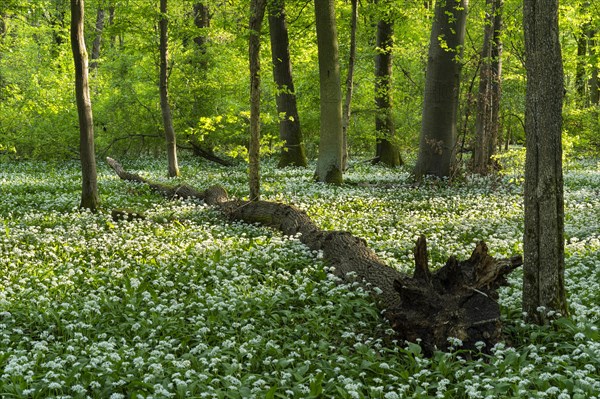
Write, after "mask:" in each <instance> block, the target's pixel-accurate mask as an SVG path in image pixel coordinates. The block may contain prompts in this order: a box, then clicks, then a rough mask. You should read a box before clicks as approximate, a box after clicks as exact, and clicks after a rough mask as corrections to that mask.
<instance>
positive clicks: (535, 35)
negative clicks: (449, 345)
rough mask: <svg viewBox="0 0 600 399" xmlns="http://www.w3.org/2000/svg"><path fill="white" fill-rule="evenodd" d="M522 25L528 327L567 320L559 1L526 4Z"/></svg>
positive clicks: (529, 0) (525, 304)
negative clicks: (551, 316)
mask: <svg viewBox="0 0 600 399" xmlns="http://www.w3.org/2000/svg"><path fill="white" fill-rule="evenodd" d="M523 24H524V30H525V55H526V57H525V67H526V70H527V93H526V103H525V146H526V161H525V188H524V194H525V201H524V202H525V233H524V237H523V251H524V256H525V267H524V270H523V311H524V312H526V314H527V316H526V318H527V319H528V320H529V321H533V322H537V323H544V322H546V314H547V313H546V312H547V311H549V310H553V311H556V312H559V313H561V314H562V315H567V303H566V296H565V288H564V273H565V261H564V256H565V252H564V199H563V173H562V142H561V133H562V106H563V95H564V94H563V93H564V78H563V65H562V57H561V49H560V41H559V32H558V0H525V2H524V6H523Z"/></svg>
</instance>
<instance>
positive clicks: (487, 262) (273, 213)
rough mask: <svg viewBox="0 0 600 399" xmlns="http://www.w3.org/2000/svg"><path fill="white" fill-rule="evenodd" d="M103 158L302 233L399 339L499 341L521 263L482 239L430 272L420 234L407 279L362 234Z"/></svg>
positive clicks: (428, 345) (176, 192)
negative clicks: (505, 297) (509, 283)
mask: <svg viewBox="0 0 600 399" xmlns="http://www.w3.org/2000/svg"><path fill="white" fill-rule="evenodd" d="M107 162H108V164H109V165H110V166H111V167H112V168H113V170H114V171H115V172H116V173H117V175H118V176H119V177H120V178H121V179H124V180H129V181H134V182H140V183H145V184H147V185H149V186H150V187H151V188H152V189H153V190H155V191H157V192H158V193H161V194H162V195H165V196H167V197H175V196H179V197H184V198H196V199H200V200H202V201H204V202H205V203H206V204H208V205H214V206H216V207H218V208H219V209H220V210H221V212H222V213H223V214H224V215H225V216H226V217H228V218H229V219H231V220H241V221H245V222H248V223H260V224H262V225H265V226H269V227H272V228H275V229H278V230H280V231H281V232H282V233H283V234H284V235H299V239H300V241H301V242H302V243H304V244H305V245H306V246H308V247H309V248H310V249H312V250H321V251H323V256H324V258H325V260H326V261H327V262H328V263H329V265H330V266H332V267H333V268H335V274H336V275H337V276H338V277H340V278H341V279H342V281H345V282H354V281H358V282H360V283H361V284H362V286H363V287H364V288H365V289H367V290H368V291H369V292H371V293H372V294H373V296H375V297H376V300H377V302H378V304H379V306H380V307H381V308H382V310H383V312H382V313H383V316H384V317H385V318H386V319H387V320H388V321H389V323H390V325H391V327H392V328H393V329H394V330H395V332H396V334H397V337H396V338H397V339H398V340H399V342H401V343H403V342H404V341H405V340H406V341H411V342H420V344H421V346H422V347H423V349H424V351H425V352H426V353H432V352H433V351H434V350H435V349H436V348H437V349H440V350H447V349H448V347H449V346H450V344H449V341H448V338H450V337H452V338H458V339H460V340H461V341H462V342H463V348H467V349H474V348H476V345H475V344H476V343H477V342H478V341H481V342H483V343H485V345H486V348H488V349H489V348H491V347H492V346H493V345H494V344H495V343H497V342H498V341H499V340H500V339H501V323H500V307H499V305H498V302H497V298H498V293H497V289H498V287H500V286H501V285H506V275H507V274H508V273H510V272H511V271H513V270H514V269H515V268H517V267H518V266H520V265H521V264H522V259H521V257H520V256H516V257H513V258H511V259H495V258H493V257H491V256H490V255H489V254H488V249H487V246H486V244H485V243H484V242H480V243H478V244H477V246H476V247H475V250H474V251H473V253H472V255H471V257H470V258H469V259H467V260H464V261H458V260H457V259H456V258H455V257H450V259H448V261H447V262H446V264H445V266H443V267H442V268H440V269H439V270H437V271H435V272H431V271H430V269H429V265H428V260H427V244H426V240H425V237H424V236H421V237H419V239H418V240H417V245H416V248H415V252H414V254H415V271H414V274H413V276H412V277H411V276H407V275H405V274H403V273H400V272H399V271H398V270H396V269H393V268H391V267H389V266H386V265H385V264H384V263H383V262H382V261H381V260H380V259H379V258H378V257H377V255H376V254H375V253H374V252H373V251H372V250H371V249H370V248H369V247H368V246H367V244H366V242H365V241H364V240H363V239H361V238H357V237H355V236H353V235H352V234H350V233H348V232H345V231H324V230H321V229H320V228H319V227H318V226H316V225H315V224H314V223H313V222H312V220H311V219H310V218H309V217H308V215H307V214H306V213H305V212H304V211H302V210H300V209H298V208H296V207H294V206H292V205H286V204H281V203H275V202H268V201H253V202H249V201H241V200H230V199H229V198H228V196H227V192H226V191H225V190H224V189H223V188H222V187H219V186H214V187H211V188H209V189H207V190H204V191H198V190H196V189H194V188H192V187H189V186H186V185H181V186H176V187H171V186H167V185H162V184H157V183H153V182H149V181H147V180H146V179H144V178H143V177H141V176H139V175H137V174H133V173H129V172H127V171H125V170H124V169H123V167H122V166H121V165H120V164H119V163H118V162H117V161H115V160H113V159H111V158H107Z"/></svg>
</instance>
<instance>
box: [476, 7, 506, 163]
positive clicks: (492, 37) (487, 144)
mask: <svg viewBox="0 0 600 399" xmlns="http://www.w3.org/2000/svg"><path fill="white" fill-rule="evenodd" d="M501 6H502V2H501V0H487V10H488V12H487V13H486V21H485V30H484V38H483V49H482V51H481V60H482V63H481V70H480V76H479V95H478V101H477V120H476V123H475V126H476V132H475V148H474V153H473V165H472V167H473V171H474V172H476V173H479V174H481V175H487V174H488V173H489V172H490V171H491V170H493V161H492V156H493V155H494V153H495V152H496V142H497V140H498V126H499V123H500V121H499V116H500V115H499V111H500V104H499V103H500V87H501V86H500V73H501V68H502V63H501V59H500V56H501V53H502V45H501V42H500V31H501Z"/></svg>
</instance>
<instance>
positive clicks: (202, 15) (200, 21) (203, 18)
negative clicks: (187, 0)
mask: <svg viewBox="0 0 600 399" xmlns="http://www.w3.org/2000/svg"><path fill="white" fill-rule="evenodd" d="M210 18H211V15H210V10H209V8H208V6H206V5H205V4H204V3H202V2H198V3H195V4H194V25H195V26H196V28H198V29H201V30H202V33H200V34H199V35H198V36H196V37H194V43H196V47H197V49H198V51H199V53H200V61H199V67H200V73H203V74H206V68H207V66H208V60H207V58H206V51H207V43H208V36H207V34H206V33H205V32H204V30H205V29H206V28H209V27H210Z"/></svg>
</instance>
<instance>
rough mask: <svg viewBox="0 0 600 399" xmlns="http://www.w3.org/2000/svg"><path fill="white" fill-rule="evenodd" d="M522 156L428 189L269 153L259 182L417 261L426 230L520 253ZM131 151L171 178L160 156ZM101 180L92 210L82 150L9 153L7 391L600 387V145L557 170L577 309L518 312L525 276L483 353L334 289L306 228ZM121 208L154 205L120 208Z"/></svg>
mask: <svg viewBox="0 0 600 399" xmlns="http://www.w3.org/2000/svg"><path fill="white" fill-rule="evenodd" d="M521 158H522V157H518V156H517V157H514V158H511V157H505V158H504V162H505V163H506V164H507V165H508V164H509V163H510V165H511V166H510V167H509V168H507V169H505V171H504V173H503V174H502V175H500V176H496V177H491V178H481V177H473V176H465V177H463V178H460V179H457V180H456V181H452V182H434V181H430V182H425V183H424V184H422V185H420V186H418V187H417V186H415V185H413V184H412V183H411V181H410V176H409V170H408V169H407V168H399V169H396V170H391V169H386V168H383V167H374V166H370V165H368V164H356V165H354V167H352V168H351V170H350V171H349V172H348V174H347V175H346V177H345V178H346V182H347V184H345V185H343V186H339V187H336V186H327V185H323V184H316V183H314V182H313V180H312V176H313V172H314V169H313V168H308V169H295V168H288V169H284V170H278V169H276V168H274V167H273V165H274V164H273V163H269V162H267V163H265V164H264V165H263V170H262V178H263V182H262V190H263V192H262V193H263V198H264V199H268V200H273V201H282V202H286V203H292V204H295V205H296V206H298V207H300V208H302V209H305V210H306V211H307V212H308V214H309V215H310V216H311V218H313V220H314V221H315V222H316V223H317V224H318V225H319V226H320V227H321V228H323V229H337V230H348V231H350V232H352V233H353V234H354V235H356V236H359V237H362V238H364V239H365V240H366V241H367V243H368V245H369V246H370V247H371V248H373V249H374V250H375V251H376V253H377V254H378V255H379V256H380V258H381V259H382V260H384V261H385V262H386V263H387V264H388V265H390V266H391V267H395V268H398V269H400V270H404V271H407V272H408V271H409V270H411V268H412V266H413V260H412V249H413V247H414V242H415V240H416V238H417V237H418V235H419V234H425V235H426V236H427V239H428V245H429V249H430V252H431V258H430V259H431V263H432V266H433V267H434V268H435V267H439V266H440V265H441V264H442V262H444V261H445V260H446V259H447V258H448V257H449V256H450V255H456V256H458V257H459V258H467V257H468V256H469V255H470V252H471V251H472V249H473V247H474V243H475V242H477V241H479V240H485V241H486V242H487V243H488V246H489V248H490V253H491V254H492V255H493V256H497V257H509V256H511V255H513V254H517V253H521V252H522V243H521V241H522V231H523V206H522V178H523V172H522V164H521V163H520V162H518V160H519V159H521ZM515 160H517V161H515ZM121 161H122V163H123V165H124V166H125V167H126V168H127V169H128V170H130V171H136V172H138V173H140V174H142V175H143V176H145V177H148V178H150V179H153V180H157V181H163V182H168V181H169V180H168V179H166V177H165V175H166V173H165V171H166V164H165V162H163V161H162V160H160V161H158V160H151V159H137V160H131V159H129V160H127V159H123V160H121ZM509 161H511V162H509ZM181 171H182V177H181V178H179V179H178V180H179V181H181V182H186V183H188V184H190V185H192V186H194V187H197V188H199V189H202V188H207V187H209V186H211V185H214V184H221V185H223V186H224V187H225V188H226V189H227V190H228V191H229V194H230V196H232V197H234V196H237V197H243V196H244V195H247V185H246V174H245V173H246V168H245V166H243V165H240V166H237V167H233V168H226V167H221V166H215V165H213V164H206V163H203V162H202V161H199V160H196V159H191V158H183V160H182V161H181ZM99 187H100V191H101V200H102V209H101V211H100V212H99V213H97V214H91V213H89V212H82V211H80V210H79V209H78V208H77V206H78V204H79V192H80V172H79V169H78V164H77V163H76V162H67V163H61V164H58V163H42V162H13V161H9V162H0V220H1V221H2V222H1V223H2V224H0V397H2V398H11V397H15V398H51V397H54V398H87V397H91V398H111V399H118V398H126V397H127V398H190V397H194V398H311V397H312V398H318V397H320V398H384V399H394V398H453V399H457V398H513V397H514V398H522V397H528V398H560V399H566V398H598V397H599V396H598V395H599V394H598V393H599V392H600V331H598V326H599V324H600V323H599V318H600V316H599V315H600V162H599V161H598V160H597V159H595V160H592V159H581V160H577V161H572V162H569V163H568V164H567V167H566V170H565V204H566V220H565V235H566V237H565V239H566V268H567V269H566V287H567V292H568V300H569V306H570V311H571V315H570V318H568V319H566V318H561V317H557V318H556V319H555V321H553V322H552V324H551V325H550V326H546V327H538V326H533V325H529V324H526V323H524V322H523V321H522V314H521V308H520V298H521V281H520V280H521V278H522V272H521V271H516V272H514V273H513V274H511V275H510V277H509V280H510V283H511V285H510V286H509V287H505V288H503V289H502V290H501V292H500V303H501V306H502V314H503V321H504V324H505V328H504V331H505V334H506V337H505V342H503V343H501V344H498V345H496V346H495V347H494V348H492V349H491V354H490V355H483V354H481V355H479V356H474V357H469V356H466V354H465V352H464V351H462V350H461V349H460V342H455V343H454V344H455V346H456V350H455V351H453V352H450V353H443V352H436V353H435V354H434V356H433V357H431V358H427V357H424V356H423V355H422V353H421V350H420V347H419V345H418V344H416V343H404V342H400V343H392V342H389V341H390V338H389V334H390V333H391V332H390V329H389V326H387V325H386V324H385V322H384V321H383V319H382V317H381V316H380V314H379V312H378V311H377V308H376V306H375V304H374V303H373V302H372V299H371V298H370V297H369V296H368V295H367V294H366V293H364V292H363V291H361V290H360V289H359V288H357V287H348V286H345V285H339V284H337V283H336V281H335V277H333V275H332V274H331V273H330V270H329V269H328V267H327V265H326V264H324V262H323V260H322V254H319V253H314V252H311V251H310V250H308V249H307V248H306V247H304V246H303V245H302V244H301V243H300V242H299V241H298V240H297V238H294V237H282V236H281V235H280V234H279V233H278V232H276V231H273V230H271V229H269V228H265V227H260V226H256V225H247V224H243V223H231V222H229V221H227V220H225V219H224V218H223V217H222V216H221V215H220V213H219V212H218V211H217V210H215V209H212V208H210V207H206V206H204V205H202V204H200V203H197V202H192V201H181V200H176V201H169V200H167V199H164V198H162V197H159V196H158V195H156V194H154V193H152V192H151V191H150V190H149V189H148V188H147V187H144V186H141V185H137V184H133V183H128V182H123V181H121V180H120V179H119V178H118V177H117V176H116V175H114V174H113V173H112V171H110V170H109V168H108V167H107V166H106V165H105V164H101V165H99ZM113 208H130V209H133V210H135V211H139V212H144V213H145V215H146V216H147V219H145V220H135V221H119V222H115V221H113V220H112V219H111V215H110V213H111V210H112V209H113ZM539 311H545V310H544V309H539ZM550 316H552V315H550ZM554 316H556V315H554Z"/></svg>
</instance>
